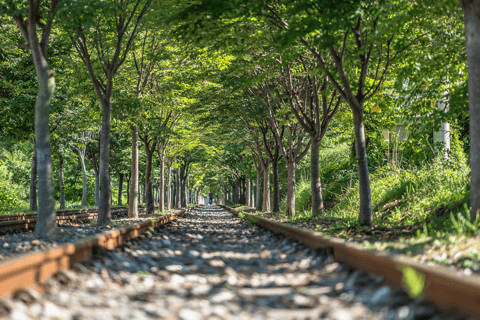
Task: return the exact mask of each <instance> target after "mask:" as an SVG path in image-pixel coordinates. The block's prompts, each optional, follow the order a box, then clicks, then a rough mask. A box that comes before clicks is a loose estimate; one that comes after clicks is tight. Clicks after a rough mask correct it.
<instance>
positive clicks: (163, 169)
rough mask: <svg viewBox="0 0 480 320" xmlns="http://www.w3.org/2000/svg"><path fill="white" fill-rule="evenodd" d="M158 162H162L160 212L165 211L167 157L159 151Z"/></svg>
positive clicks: (159, 188) (159, 192)
mask: <svg viewBox="0 0 480 320" xmlns="http://www.w3.org/2000/svg"><path fill="white" fill-rule="evenodd" d="M158 161H160V181H159V187H158V197H159V198H158V210H159V211H160V212H164V211H165V157H164V156H163V155H162V154H161V152H160V150H158Z"/></svg>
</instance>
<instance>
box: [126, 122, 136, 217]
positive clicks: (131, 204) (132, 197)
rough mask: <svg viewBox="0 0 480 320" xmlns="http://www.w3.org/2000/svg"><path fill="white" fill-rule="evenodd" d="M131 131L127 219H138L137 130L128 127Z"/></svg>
mask: <svg viewBox="0 0 480 320" xmlns="http://www.w3.org/2000/svg"><path fill="white" fill-rule="evenodd" d="M130 129H131V131H132V167H131V174H130V186H129V192H128V217H129V218H138V130H137V126H134V125H130Z"/></svg>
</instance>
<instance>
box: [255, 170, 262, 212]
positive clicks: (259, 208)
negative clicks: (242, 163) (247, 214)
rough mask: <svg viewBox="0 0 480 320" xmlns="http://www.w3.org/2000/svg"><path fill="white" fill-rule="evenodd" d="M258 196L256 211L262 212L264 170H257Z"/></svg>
mask: <svg viewBox="0 0 480 320" xmlns="http://www.w3.org/2000/svg"><path fill="white" fill-rule="evenodd" d="M256 184H257V186H256V187H257V189H256V190H257V195H256V197H255V198H256V204H255V209H256V210H257V211H262V170H261V169H257V183H256Z"/></svg>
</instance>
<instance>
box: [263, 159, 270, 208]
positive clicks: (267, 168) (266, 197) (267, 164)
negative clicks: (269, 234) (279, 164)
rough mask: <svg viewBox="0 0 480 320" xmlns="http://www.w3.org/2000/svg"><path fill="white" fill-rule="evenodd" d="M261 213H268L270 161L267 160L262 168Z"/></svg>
mask: <svg viewBox="0 0 480 320" xmlns="http://www.w3.org/2000/svg"><path fill="white" fill-rule="evenodd" d="M262 211H264V212H269V211H270V160H269V159H268V158H267V161H265V164H264V167H263V204H262Z"/></svg>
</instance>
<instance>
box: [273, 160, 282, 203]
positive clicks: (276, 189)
mask: <svg viewBox="0 0 480 320" xmlns="http://www.w3.org/2000/svg"><path fill="white" fill-rule="evenodd" d="M278 160H279V159H278V151H277V152H276V153H275V156H274V157H273V160H272V173H273V197H272V212H280V181H279V179H278Z"/></svg>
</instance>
